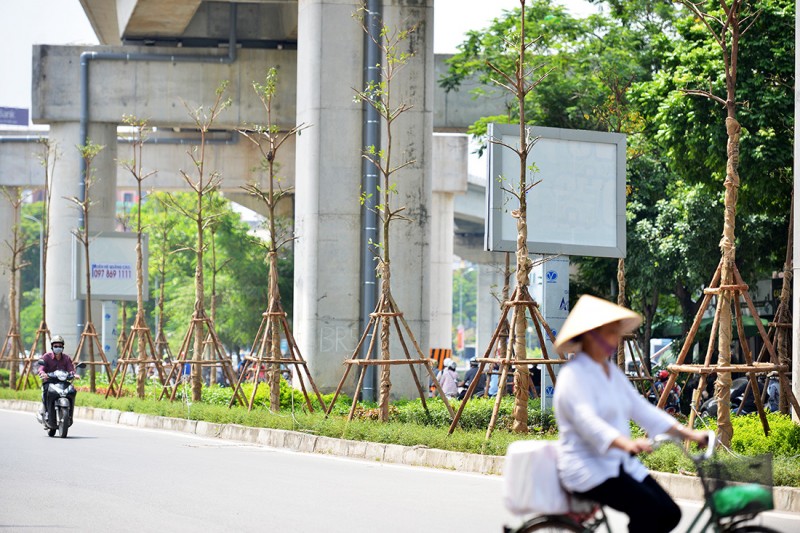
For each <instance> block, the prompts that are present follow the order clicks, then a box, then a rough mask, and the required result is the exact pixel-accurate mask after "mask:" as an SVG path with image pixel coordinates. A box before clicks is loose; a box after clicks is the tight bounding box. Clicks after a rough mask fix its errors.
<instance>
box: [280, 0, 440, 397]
mask: <svg viewBox="0 0 800 533" xmlns="http://www.w3.org/2000/svg"><path fill="white" fill-rule="evenodd" d="M402 4H404V2H400V1H397V2H389V1H387V2H384V13H385V20H386V22H387V24H389V25H399V24H401V23H403V24H409V23H412V24H413V23H414V22H417V21H419V22H421V23H422V24H421V30H420V31H421V33H420V35H419V36H417V37H415V38H414V40H413V44H412V46H413V47H414V49H415V51H416V54H417V55H416V57H415V58H414V59H412V61H411V63H410V64H409V65H408V66H407V67H406V68H405V69H403V71H402V72H401V74H400V75H399V76H398V78H397V80H396V85H395V90H394V94H395V98H396V100H395V102H400V101H405V102H407V103H409V104H411V105H413V106H414V108H413V110H412V111H409V112H408V113H404V114H403V115H402V118H400V119H398V120H397V121H396V123H395V133H394V135H395V137H394V139H395V143H396V144H395V145H394V150H395V154H396V155H397V158H395V164H397V163H399V162H401V161H404V160H407V159H415V160H416V163H415V164H413V165H411V166H409V167H407V168H405V169H403V170H402V171H400V172H397V173H396V174H395V175H394V177H395V179H396V181H397V184H398V190H399V192H400V194H399V195H398V197H397V202H398V205H405V206H406V211H405V213H404V214H406V215H407V216H408V217H409V218H411V219H412V221H411V222H398V223H396V224H395V227H394V230H393V234H392V239H393V243H392V250H393V252H392V274H393V277H392V288H393V294H394V296H395V299H396V300H397V303H398V305H399V306H400V307H401V310H402V311H403V312H404V314H405V318H406V320H407V321H408V323H409V326H410V327H411V328H412V330H413V331H414V335H415V336H416V338H417V341H418V342H419V344H420V347H421V349H422V350H423V354H425V355H427V351H428V346H429V342H428V335H429V323H430V307H429V303H428V286H429V285H428V284H429V261H430V249H429V245H430V208H431V190H432V189H431V181H430V168H431V166H430V160H431V157H430V154H431V143H432V135H433V133H432V132H433V124H432V117H433V115H432V105H433V100H432V94H433V92H432V91H433V84H434V80H433V53H432V45H433V39H432V31H433V27H432V24H428V21H430V20H432V16H431V14H432V2H430V1H428V2H425V3H423V4H422V5H421V6H419V7H418V6H415V7H406V6H404V5H402ZM353 11H354V7H353V3H352V1H351V0H324V1H323V0H300V2H299V6H298V50H297V78H298V82H297V121H298V122H305V123H308V124H312V125H313V127H312V128H310V129H309V130H307V131H304V132H303V134H302V135H301V136H300V137H299V138H298V139H297V164H296V166H297V175H296V183H297V189H296V190H297V195H296V207H295V230H296V234H297V237H298V240H297V242H296V247H295V257H296V258H297V262H296V266H295V301H294V317H295V319H294V333H295V337H296V338H297V340H298V343H299V347H300V350H301V351H302V353H303V356H304V357H305V358H306V359H307V360H308V361H309V366H310V368H311V371H312V373H313V376H314V380H315V381H316V382H317V384H318V385H319V387H320V388H321V389H323V390H326V391H329V390H331V389H333V388H334V387H335V386H336V384H337V383H338V382H339V380H340V378H341V376H342V374H343V372H344V368H343V366H342V364H341V363H342V360H344V359H346V358H349V357H351V356H352V355H353V351H354V350H355V347H356V344H357V342H358V338H359V336H360V334H361V331H360V329H361V328H360V323H359V301H358V300H359V293H360V280H359V250H360V246H361V242H360V222H361V216H360V204H359V201H358V197H359V194H360V181H361V178H360V174H361V150H362V147H361V120H362V112H361V106H360V105H357V104H354V103H353V89H352V88H353V87H360V86H361V85H362V63H361V58H362V44H363V34H362V32H361V30H360V28H359V27H358V25H357V24H356V23H355V22H354V21H353V20H352V13H353ZM323 36H324V38H323ZM384 141H385V139H384ZM394 346H395V349H396V350H399V349H400V346H399V345H398V344H397V343H396V341H395V344H394ZM395 349H393V353H397V352H396V351H395ZM412 349H413V348H412ZM392 382H393V384H394V387H393V393H394V395H396V396H397V395H402V396H413V395H416V394H417V393H416V388H415V387H414V385H413V381H412V380H411V378H410V376H409V375H407V373H406V372H403V371H393V373H392ZM348 386H349V390H350V391H352V384H348ZM346 392H347V391H346Z"/></svg>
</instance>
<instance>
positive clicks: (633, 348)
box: [621, 334, 655, 397]
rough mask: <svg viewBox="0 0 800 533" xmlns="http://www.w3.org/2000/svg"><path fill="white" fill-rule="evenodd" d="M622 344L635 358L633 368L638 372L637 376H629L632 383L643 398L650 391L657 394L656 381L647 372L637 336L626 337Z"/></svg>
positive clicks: (623, 338)
mask: <svg viewBox="0 0 800 533" xmlns="http://www.w3.org/2000/svg"><path fill="white" fill-rule="evenodd" d="M621 343H622V344H623V345H624V346H625V347H626V349H627V351H628V352H630V354H631V357H632V358H633V367H634V370H635V371H636V375H635V376H628V379H629V380H630V382H631V383H633V385H634V387H636V390H638V391H639V392H640V393H641V394H642V396H645V397H646V396H647V394H648V393H649V392H650V391H653V392H655V385H654V383H655V380H654V379H653V376H652V375H651V374H650V371H649V370H647V365H645V364H644V357H643V356H642V350H641V348H640V347H639V343H638V342H636V335H632V334H629V335H624V336H623V337H622V341H621Z"/></svg>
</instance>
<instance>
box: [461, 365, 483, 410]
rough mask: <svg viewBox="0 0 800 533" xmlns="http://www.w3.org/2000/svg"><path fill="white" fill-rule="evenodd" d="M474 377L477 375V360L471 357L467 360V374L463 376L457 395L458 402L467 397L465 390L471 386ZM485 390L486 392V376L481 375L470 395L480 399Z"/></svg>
mask: <svg viewBox="0 0 800 533" xmlns="http://www.w3.org/2000/svg"><path fill="white" fill-rule="evenodd" d="M476 375H478V360H477V359H475V358H474V357H473V358H471V359H470V360H469V369H468V370H467V373H466V374H464V382H463V383H462V384H461V387H462V391H461V392H460V393H459V394H458V399H459V400H463V399H464V396H466V395H467V389H468V388H469V386H470V385H471V384H472V381H473V380H474V379H475V376H476ZM485 390H486V375H484V374H483V373H481V375H480V377H479V378H478V383H477V384H476V385H475V390H474V391H473V392H472V395H473V396H476V397H481V396H483V393H484V391H485Z"/></svg>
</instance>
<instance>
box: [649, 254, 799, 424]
mask: <svg viewBox="0 0 800 533" xmlns="http://www.w3.org/2000/svg"><path fill="white" fill-rule="evenodd" d="M721 276H722V262H721V261H720V263H719V265H718V266H717V270H716V272H715V273H714V277H713V279H712V280H711V284H710V285H709V287H708V288H706V289H704V290H703V293H704V296H703V300H702V302H701V304H700V308H699V309H698V311H697V315H696V316H695V318H694V322H693V324H692V327H691V329H690V330H689V334H688V335H687V337H686V341H685V342H684V344H683V348H682V349H681V352H680V354H679V355H678V359H677V361H676V362H675V364H671V365H669V366H668V367H667V370H669V372H670V376H669V379H668V380H667V384H666V386H665V387H664V390H663V391H662V393H661V397H660V398H659V400H658V407H660V408H663V407H664V405H665V404H666V402H667V397H668V395H669V391H670V390H672V387H673V385H675V381H676V380H677V378H678V374H681V373H691V374H700V383H699V384H698V386H697V389H695V391H694V394H693V397H692V406H691V407H692V408H691V412H690V413H689V422H688V426H689V427H694V420H695V417H696V414H697V412H698V409H699V406H700V405H699V404H700V393H701V392H702V391H703V389H705V385H706V380H707V376H708V375H709V374H713V373H720V372H726V373H734V372H736V373H746V374H747V377H748V379H749V381H750V385H751V387H753V390H758V385H757V383H756V374H763V373H768V372H772V371H777V372H778V375H779V378H780V384H781V391H782V393H783V394H784V396H785V397H786V398H788V399H789V402H790V403H791V405H792V407H793V408H794V410H795V413H797V414H798V415H800V405H798V403H797V399H796V398H795V396H794V393H793V392H792V388H791V384H790V383H789V381H788V379H787V377H786V373H787V372H788V371H789V368H788V366H787V365H783V364H780V362H779V361H778V356H777V354H776V353H775V348H774V346H773V345H772V342H771V341H770V338H769V336H768V335H767V332H766V331H765V330H764V326H763V325H762V324H761V321H760V320H759V319H758V311H757V310H756V308H755V305H754V304H753V300H752V299H751V298H750V293H749V292H748V286H747V285H746V284H745V283H744V280H742V277H741V275H740V274H739V269H738V268H737V267H736V265H735V264H734V265H733V278H734V282H735V283H736V284H735V285H720V279H721ZM724 292H728V293H730V296H731V300H732V301H733V304H734V306H735V310H736V313H735V315H736V318H735V321H736V330H737V334H738V338H739V340H740V342H739V344H740V345H741V347H742V351H743V353H744V357H745V362H746V364H744V365H742V364H731V365H727V366H720V365H712V364H711V356H712V355H713V353H714V347H715V346H716V343H717V342H718V339H717V331H718V328H719V321H720V310H721V306H719V305H717V309H716V312H715V313H714V321H713V322H712V325H711V336H710V338H709V342H708V350H707V351H706V357H705V361H704V363H703V364H702V365H694V364H684V361H685V359H686V356H687V355H688V353H689V350H690V348H691V347H692V344H693V343H694V338H695V337H696V335H697V331H698V329H699V328H700V321H701V319H702V317H703V314H704V313H705V312H706V310H707V309H708V306H709V305H710V303H711V299H712V298H713V297H714V296H716V295H720V294H722V293H724ZM740 299H744V301H745V303H746V304H747V308H748V309H749V311H750V313H751V314H752V316H753V317H755V318H756V321H755V322H756V326H757V327H758V332H759V335H760V336H761V339H762V341H763V342H764V346H765V347H766V349H767V350H768V352H769V356H770V362H769V363H759V362H754V361H753V357H752V354H751V353H750V349H749V347H748V345H747V337H746V336H745V333H744V325H743V324H742V306H741V302H740ZM755 403H756V409H757V411H758V415H759V418H760V419H761V425H762V427H763V429H764V434H765V435H767V434H769V423H768V422H767V417H766V415H765V414H764V404H763V403H762V401H761V396H760V395H758V394H756V395H755Z"/></svg>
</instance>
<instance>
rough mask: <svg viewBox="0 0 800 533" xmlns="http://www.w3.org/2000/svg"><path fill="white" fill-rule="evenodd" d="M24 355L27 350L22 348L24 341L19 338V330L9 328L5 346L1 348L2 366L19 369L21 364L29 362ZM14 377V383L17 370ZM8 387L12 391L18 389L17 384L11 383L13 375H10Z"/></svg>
mask: <svg viewBox="0 0 800 533" xmlns="http://www.w3.org/2000/svg"><path fill="white" fill-rule="evenodd" d="M24 354H25V350H24V349H23V348H22V341H21V340H20V338H19V330H18V329H17V328H15V327H11V328H9V329H8V333H6V338H5V341H4V342H3V346H2V347H0V365H2V364H4V363H8V365H9V368H11V366H12V365H16V368H19V364H20V363H24V362H25V361H27V358H26V357H25V355H24ZM13 375H14V381H17V377H16V369H15V372H14V374H13ZM0 385H2V383H0ZM8 386H9V387H11V388H12V389H16V388H17V383H11V375H9V383H8Z"/></svg>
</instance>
